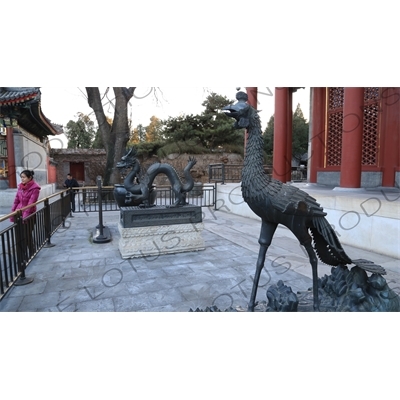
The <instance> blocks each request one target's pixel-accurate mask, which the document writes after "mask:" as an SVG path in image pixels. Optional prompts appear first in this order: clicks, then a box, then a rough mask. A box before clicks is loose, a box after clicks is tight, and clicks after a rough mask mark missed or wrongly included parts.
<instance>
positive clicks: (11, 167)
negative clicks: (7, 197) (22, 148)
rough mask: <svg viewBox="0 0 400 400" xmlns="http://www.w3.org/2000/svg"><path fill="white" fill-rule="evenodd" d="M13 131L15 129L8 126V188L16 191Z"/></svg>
mask: <svg viewBox="0 0 400 400" xmlns="http://www.w3.org/2000/svg"><path fill="white" fill-rule="evenodd" d="M13 129H14V128H13V127H12V126H8V127H7V128H6V135H7V159H8V187H9V188H10V189H16V188H17V177H16V165H15V151H14V133H13Z"/></svg>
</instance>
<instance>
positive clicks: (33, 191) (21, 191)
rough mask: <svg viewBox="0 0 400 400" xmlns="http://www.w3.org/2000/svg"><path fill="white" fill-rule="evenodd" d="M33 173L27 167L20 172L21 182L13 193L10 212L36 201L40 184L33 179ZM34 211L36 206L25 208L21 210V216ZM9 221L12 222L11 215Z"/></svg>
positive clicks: (24, 216) (26, 215)
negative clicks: (14, 193)
mask: <svg viewBox="0 0 400 400" xmlns="http://www.w3.org/2000/svg"><path fill="white" fill-rule="evenodd" d="M33 175H34V172H33V171H29V170H27V169H26V170H25V171H22V172H21V174H20V177H21V183H20V184H19V185H18V191H17V194H16V195H15V199H14V204H13V206H12V208H11V212H14V211H15V210H19V209H21V208H23V207H26V206H28V205H29V204H34V203H36V202H37V200H38V198H39V192H40V186H39V185H38V184H37V183H36V182H35V181H34V180H33ZM34 212H36V206H33V207H30V208H27V209H26V210H24V211H22V218H24V219H25V218H26V217H28V216H29V215H31V214H33V213H34ZM11 222H14V218H13V217H11Z"/></svg>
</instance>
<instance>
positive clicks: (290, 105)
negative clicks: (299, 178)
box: [286, 88, 293, 182]
mask: <svg viewBox="0 0 400 400" xmlns="http://www.w3.org/2000/svg"><path fill="white" fill-rule="evenodd" d="M287 119H288V121H287V127H288V129H287V131H286V160H287V162H288V166H287V169H286V182H290V181H291V180H292V153H293V151H292V143H293V92H292V89H291V88H289V91H288V112H287Z"/></svg>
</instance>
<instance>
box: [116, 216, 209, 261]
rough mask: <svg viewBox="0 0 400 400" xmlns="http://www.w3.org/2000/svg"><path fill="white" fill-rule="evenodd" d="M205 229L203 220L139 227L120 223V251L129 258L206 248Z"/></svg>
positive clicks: (123, 256) (125, 257)
mask: <svg viewBox="0 0 400 400" xmlns="http://www.w3.org/2000/svg"><path fill="white" fill-rule="evenodd" d="M203 229H204V225H203V223H202V222H201V223H197V224H176V225H160V226H145V227H138V228H123V226H122V224H121V223H119V224H118V230H119V233H120V235H121V238H120V240H119V251H120V253H121V256H122V258H124V259H127V258H138V257H155V256H159V255H162V254H175V253H183V252H187V251H199V250H204V249H205V246H204V239H203V237H202V235H201V233H202V231H203Z"/></svg>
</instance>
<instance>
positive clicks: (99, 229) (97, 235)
mask: <svg viewBox="0 0 400 400" xmlns="http://www.w3.org/2000/svg"><path fill="white" fill-rule="evenodd" d="M96 181H97V199H98V202H99V225H97V226H96V228H95V229H94V232H93V243H107V242H109V241H111V234H110V230H109V229H108V228H107V227H105V226H104V225H103V200H102V193H101V186H102V178H101V176H98V177H97V179H96Z"/></svg>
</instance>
